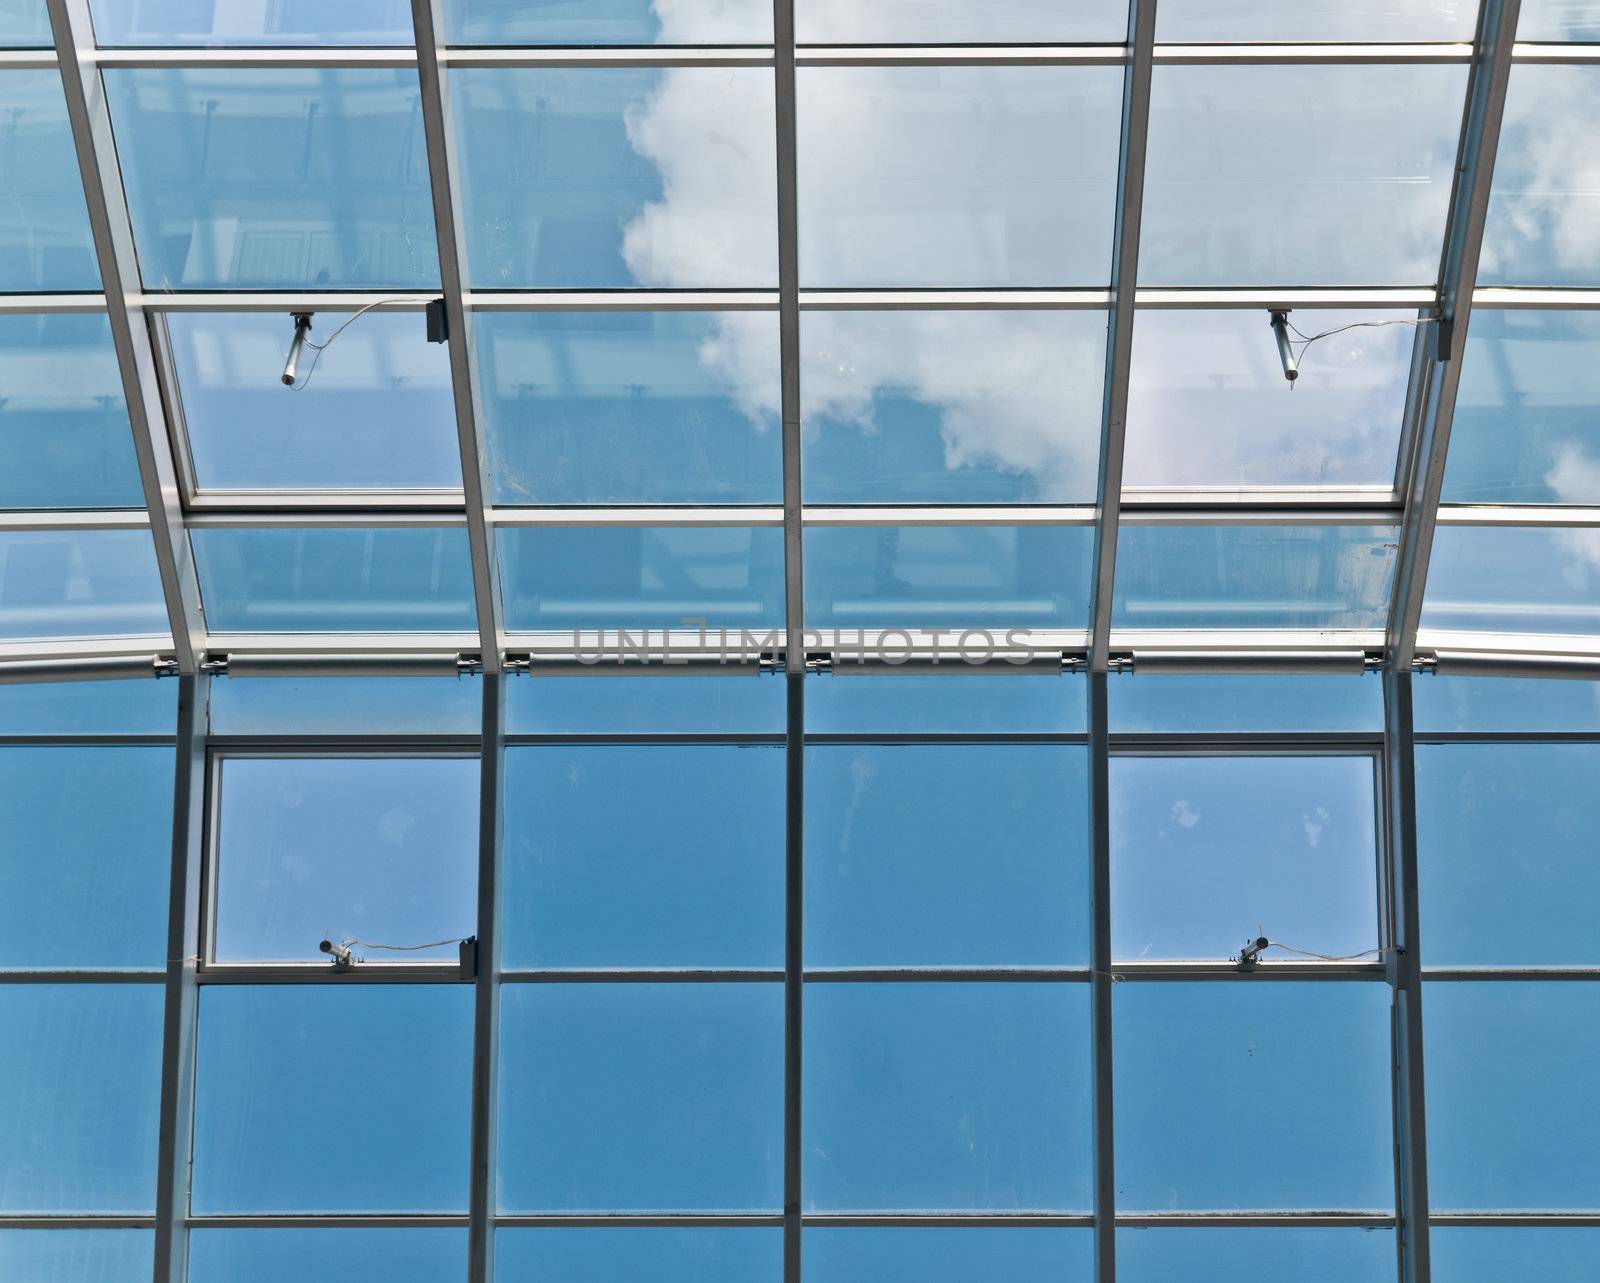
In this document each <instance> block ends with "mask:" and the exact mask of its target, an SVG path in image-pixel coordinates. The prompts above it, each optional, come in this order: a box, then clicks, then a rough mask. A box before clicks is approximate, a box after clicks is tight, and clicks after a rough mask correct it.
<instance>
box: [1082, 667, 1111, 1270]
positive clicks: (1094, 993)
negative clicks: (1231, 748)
mask: <svg viewBox="0 0 1600 1283" xmlns="http://www.w3.org/2000/svg"><path fill="white" fill-rule="evenodd" d="M1106 683H1107V677H1106V674H1105V673H1103V672H1098V673H1090V674H1089V839H1090V844H1089V854H1090V862H1091V870H1092V871H1091V887H1092V892H1091V896H1090V913H1091V922H1090V958H1091V959H1092V961H1091V962H1090V964H1089V965H1090V967H1091V968H1092V970H1091V972H1090V975H1089V985H1090V1002H1091V1026H1092V1030H1093V1036H1094V1062H1093V1063H1094V1258H1095V1279H1096V1280H1097V1283H1115V1279H1116V1276H1117V1226H1116V1214H1117V1179H1116V1164H1115V1143H1114V1135H1113V1128H1112V1123H1113V1116H1112V1061H1111V1002H1112V994H1111V987H1112V981H1111V734H1110V713H1109V709H1108V706H1107V691H1106Z"/></svg>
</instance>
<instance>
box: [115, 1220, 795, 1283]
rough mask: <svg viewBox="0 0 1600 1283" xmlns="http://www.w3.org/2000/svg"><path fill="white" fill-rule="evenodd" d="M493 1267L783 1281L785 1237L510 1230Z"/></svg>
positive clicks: (772, 1229)
mask: <svg viewBox="0 0 1600 1283" xmlns="http://www.w3.org/2000/svg"><path fill="white" fill-rule="evenodd" d="M494 1263H495V1279H496V1280H497V1281H498V1283H511V1281H512V1280H516V1279H562V1280H564V1281H565V1283H606V1280H609V1279H645V1278H647V1279H649V1280H650V1281H651V1283H758V1281H759V1280H763V1279H767V1280H772V1279H781V1278H782V1277H783V1230H782V1229H781V1228H778V1227H776V1226H766V1225H736V1226H727V1227H707V1226H699V1225H694V1226H676V1225H666V1226H652V1225H627V1226H617V1227H615V1228H613V1227H610V1226H605V1227H593V1226H591V1227H584V1228H573V1229H568V1228H564V1227H563V1228H548V1227H544V1226H540V1227H537V1228H525V1227H517V1228H510V1227H507V1228H504V1229H497V1230H495V1232H494ZM457 1273H458V1274H459V1273H460V1271H459V1270H458V1271H457ZM141 1283H142V1280H141Z"/></svg>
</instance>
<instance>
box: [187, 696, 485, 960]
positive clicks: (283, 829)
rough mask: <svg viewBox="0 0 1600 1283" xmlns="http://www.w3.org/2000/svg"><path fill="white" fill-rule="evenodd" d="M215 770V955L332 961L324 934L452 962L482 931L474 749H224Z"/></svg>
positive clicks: (361, 951) (356, 945)
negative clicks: (371, 752)
mask: <svg viewBox="0 0 1600 1283" xmlns="http://www.w3.org/2000/svg"><path fill="white" fill-rule="evenodd" d="M262 680H265V679H262ZM218 769H219V773H218V776H217V784H216V790H217V801H216V803H215V805H216V808H217V819H216V821H215V823H216V845H215V852H214V855H213V867H212V878H213V880H214V881H213V892H212V894H213V896H214V898H215V902H216V922H215V926H214V931H215V934H216V940H215V944H214V951H215V956H216V958H217V960H218V961H219V962H326V961H327V957H326V956H325V955H324V954H322V953H321V952H320V951H319V950H318V947H317V945H318V942H319V941H321V940H324V939H328V940H336V941H345V940H350V941H352V942H353V943H352V944H351V947H352V948H353V949H354V951H355V954H356V956H357V957H358V958H362V959H364V960H366V961H368V962H422V961H440V960H445V961H452V962H453V961H455V959H456V958H457V956H458V951H457V948H456V942H457V941H458V940H460V939H463V938H465V937H467V936H471V935H475V934H477V929H476V926H475V923H476V921H477V892H478V759H477V758H476V757H471V758H460V757H457V758H440V757H344V758H333V757H240V756H229V757H226V758H224V759H223V760H222V762H221V764H220V767H219V768H218ZM439 940H444V941H447V943H445V944H443V945H440V946H439V947H436V948H428V949H417V948H415V946H417V945H421V944H431V943H432V942H434V941H439ZM361 942H375V943H377V944H391V945H401V946H405V950H404V951H403V952H397V951H392V950H373V949H368V948H363V947H361Z"/></svg>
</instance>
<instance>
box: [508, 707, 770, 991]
mask: <svg viewBox="0 0 1600 1283" xmlns="http://www.w3.org/2000/svg"><path fill="white" fill-rule="evenodd" d="M622 680H627V681H646V682H648V681H650V680H651V679H650V678H624V679H622ZM504 788H505V794H504V797H505V802H504V807H505V811H504V821H503V824H504V838H503V843H504V855H503V856H502V871H501V877H502V879H503V882H502V886H503V889H504V890H503V894H504V910H503V923H502V926H501V961H502V963H503V964H504V965H505V966H507V967H510V968H517V967H771V968H781V967H782V966H783V852H784V758H783V750H782V748H781V747H778V746H761V747H752V748H739V747H733V746H729V745H720V744H713V745H704V744H696V745H688V744H679V745H604V746H583V745H563V746H559V747H555V746H552V747H536V748H513V749H510V750H508V752H507V755H506V778H505V785H504Z"/></svg>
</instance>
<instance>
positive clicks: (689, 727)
mask: <svg viewBox="0 0 1600 1283" xmlns="http://www.w3.org/2000/svg"><path fill="white" fill-rule="evenodd" d="M595 673H596V675H595V676H589V675H587V674H585V675H580V676H577V677H545V678H540V677H535V678H534V679H533V680H532V681H514V682H511V683H509V684H508V685H507V686H506V729H507V730H508V731H509V732H510V733H511V734H513V735H601V734H612V735H637V734H645V735H652V734H685V735H692V734H702V735H762V734H767V735H780V736H781V735H782V734H783V728H784V690H783V683H782V682H764V681H756V680H754V674H753V673H752V672H751V670H750V668H749V667H748V666H743V665H741V666H740V667H739V668H737V669H735V668H729V669H728V671H727V672H725V673H718V674H716V675H715V676H708V677H680V676H677V675H675V674H671V673H667V674H662V675H655V676H642V675H635V674H627V675H618V674H610V675H607V676H602V675H600V674H605V673H606V666H605V665H597V666H596V669H595Z"/></svg>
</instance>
